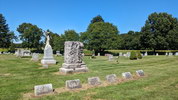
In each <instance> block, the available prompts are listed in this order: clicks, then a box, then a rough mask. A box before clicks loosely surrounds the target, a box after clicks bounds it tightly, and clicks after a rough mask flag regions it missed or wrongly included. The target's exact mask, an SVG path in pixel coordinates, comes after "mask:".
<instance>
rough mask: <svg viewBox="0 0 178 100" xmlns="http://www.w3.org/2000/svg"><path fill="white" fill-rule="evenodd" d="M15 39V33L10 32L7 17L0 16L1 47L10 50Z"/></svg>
mask: <svg viewBox="0 0 178 100" xmlns="http://www.w3.org/2000/svg"><path fill="white" fill-rule="evenodd" d="M13 39H15V35H14V32H11V31H9V27H8V24H7V23H6V20H5V17H4V16H3V15H2V14H0V47H1V48H9V47H10V46H11V44H12V42H13Z"/></svg>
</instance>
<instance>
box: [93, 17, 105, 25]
mask: <svg viewBox="0 0 178 100" xmlns="http://www.w3.org/2000/svg"><path fill="white" fill-rule="evenodd" d="M96 22H104V20H103V18H102V17H101V16H100V15H98V16H96V17H94V18H93V19H92V20H91V24H93V23H96Z"/></svg>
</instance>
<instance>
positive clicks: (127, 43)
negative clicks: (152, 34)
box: [119, 31, 140, 50]
mask: <svg viewBox="0 0 178 100" xmlns="http://www.w3.org/2000/svg"><path fill="white" fill-rule="evenodd" d="M120 37H121V40H122V41H121V42H119V44H120V45H121V48H119V49H125V50H139V49H140V41H139V40H140V32H134V31H129V32H128V33H125V34H121V35H120Z"/></svg>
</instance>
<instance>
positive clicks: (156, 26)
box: [140, 13, 178, 50]
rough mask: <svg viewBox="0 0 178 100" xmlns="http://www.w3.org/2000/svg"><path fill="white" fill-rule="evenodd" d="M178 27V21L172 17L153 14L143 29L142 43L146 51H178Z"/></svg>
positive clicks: (165, 14)
mask: <svg viewBox="0 0 178 100" xmlns="http://www.w3.org/2000/svg"><path fill="white" fill-rule="evenodd" d="M177 27H178V20H177V19H176V18H174V17H172V15H170V14H167V13H152V14H151V15H149V17H148V19H147V20H146V23H145V26H143V27H142V29H141V33H142V34H141V37H140V43H141V45H142V47H143V48H144V49H153V50H157V49H178V45H177V44H178V37H177V36H178V28H177ZM174 36H176V37H174ZM175 46H177V47H175Z"/></svg>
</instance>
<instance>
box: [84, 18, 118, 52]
mask: <svg viewBox="0 0 178 100" xmlns="http://www.w3.org/2000/svg"><path fill="white" fill-rule="evenodd" d="M118 33H119V32H118V29H117V27H116V26H114V25H113V24H111V23H108V22H103V21H99V22H95V23H91V24H90V25H89V26H88V28H87V31H86V32H83V33H81V40H82V42H84V43H85V44H86V47H87V49H89V50H95V51H96V53H98V52H100V53H102V52H103V51H104V50H105V49H113V48H116V47H117V45H118V43H117V40H118V39H119V37H118Z"/></svg>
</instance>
